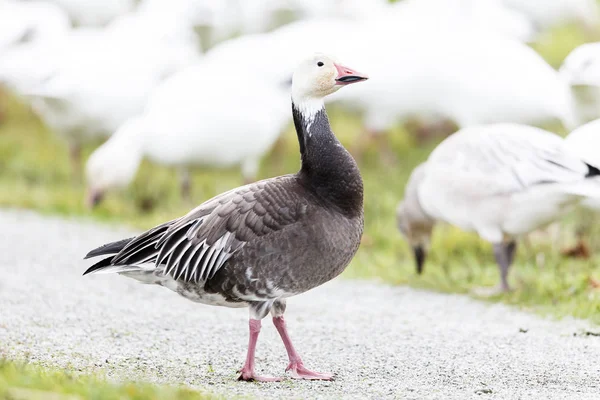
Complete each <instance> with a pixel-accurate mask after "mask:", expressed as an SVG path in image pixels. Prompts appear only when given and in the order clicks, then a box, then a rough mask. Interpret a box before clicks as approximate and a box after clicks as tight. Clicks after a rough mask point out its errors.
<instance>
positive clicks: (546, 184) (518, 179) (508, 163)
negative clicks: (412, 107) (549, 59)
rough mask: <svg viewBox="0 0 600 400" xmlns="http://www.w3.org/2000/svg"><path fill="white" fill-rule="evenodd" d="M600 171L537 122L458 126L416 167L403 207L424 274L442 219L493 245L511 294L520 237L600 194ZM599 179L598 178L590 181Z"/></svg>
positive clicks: (402, 221) (401, 221) (403, 227)
mask: <svg viewBox="0 0 600 400" xmlns="http://www.w3.org/2000/svg"><path fill="white" fill-rule="evenodd" d="M598 175H600V170H598V168H597V167H596V166H592V165H590V164H586V162H585V161H583V160H582V159H581V158H580V157H578V156H577V155H576V154H575V153H573V152H572V151H570V150H569V148H568V147H567V146H566V145H565V142H564V140H563V139H562V138H561V137H559V136H557V135H554V134H552V133H550V132H547V131H544V130H542V129H538V128H535V127H530V126H525V125H516V124H495V125H488V126H480V127H471V128H466V129H462V130H460V131H458V132H457V133H455V134H453V135H452V136H450V137H449V138H447V139H446V140H444V141H443V142H442V143H441V144H440V145H439V146H438V147H437V148H436V149H435V150H434V151H433V152H432V153H431V155H430V156H429V158H428V159H427V161H426V162H425V163H424V164H421V165H420V166H419V167H417V168H416V169H415V170H414V171H413V173H412V175H411V178H410V180H409V182H408V184H407V186H406V190H405V198H404V200H403V201H402V202H401V203H400V204H399V206H398V209H397V218H398V226H399V229H400V231H401V232H402V233H403V234H404V236H405V237H406V239H407V240H408V242H409V244H410V245H411V246H412V247H413V250H414V254H415V258H416V261H417V271H418V272H421V271H422V268H423V262H424V260H425V256H426V249H427V246H428V244H429V239H430V236H431V232H432V229H433V226H434V225H435V223H436V222H437V221H444V222H447V223H450V224H452V225H456V226H458V227H460V228H461V229H464V230H469V231H475V232H477V233H478V234H479V236H481V237H482V238H483V239H485V240H487V241H489V242H491V243H492V244H493V245H494V256H495V258H496V261H497V263H498V266H499V268H500V273H501V284H500V287H499V289H500V290H502V291H508V290H509V289H510V286H509V284H508V269H509V267H510V265H511V264H512V261H513V257H514V253H515V249H516V239H518V238H519V237H520V236H522V235H524V234H526V233H528V232H530V231H532V230H534V229H537V228H539V227H542V226H544V225H546V224H548V223H550V222H552V221H554V220H556V219H558V218H560V217H561V216H562V215H564V214H565V213H567V212H568V211H570V210H571V209H573V208H574V207H575V206H577V205H578V204H579V203H580V202H581V201H582V200H584V199H587V198H590V197H592V198H600V182H599V181H598V180H597V177H598ZM593 177H596V178H595V179H590V178H593Z"/></svg>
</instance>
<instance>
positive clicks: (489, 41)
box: [335, 28, 575, 133]
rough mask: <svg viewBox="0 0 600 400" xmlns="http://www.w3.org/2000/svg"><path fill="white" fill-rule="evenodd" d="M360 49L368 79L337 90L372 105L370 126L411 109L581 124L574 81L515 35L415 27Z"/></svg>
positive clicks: (470, 119) (476, 118)
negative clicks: (423, 31) (575, 109)
mask: <svg viewBox="0 0 600 400" xmlns="http://www.w3.org/2000/svg"><path fill="white" fill-rule="evenodd" d="M389 49H393V51H392V52H390V51H389ZM360 56H361V64H363V65H364V67H363V66H362V65H361V68H364V69H365V70H368V71H370V73H371V76H372V78H371V79H370V81H369V85H365V86H363V87H357V90H355V91H348V92H346V93H341V92H340V93H336V95H335V97H336V98H337V99H340V100H343V101H344V102H348V103H350V104H353V105H355V106H358V107H360V108H361V109H363V110H365V112H366V113H365V127H366V129H367V131H369V132H371V133H378V132H382V131H385V130H387V129H389V128H390V127H391V126H392V125H393V124H394V123H396V122H397V121H400V120H402V119H404V118H406V117H409V116H419V117H425V118H431V117H436V118H440V117H441V118H447V119H450V120H452V121H454V122H455V123H456V124H457V125H458V126H459V127H468V126H472V125H480V124H486V123H499V122H514V123H525V124H542V123H545V122H548V121H560V122H562V123H563V125H565V126H566V127H568V128H572V127H573V126H574V125H575V121H574V120H575V118H574V115H573V99H572V96H571V92H570V89H569V86H568V84H567V83H566V82H564V80H562V79H561V78H560V76H559V75H558V73H557V72H556V71H555V70H554V69H553V68H552V67H551V66H550V65H548V64H547V63H546V62H545V61H544V60H543V59H542V58H541V57H540V56H539V55H538V54H537V53H536V52H535V51H534V50H532V49H531V48H529V47H528V46H526V45H524V44H522V43H519V42H516V41H513V40H509V39H504V38H501V37H498V36H489V35H485V34H483V33H480V34H479V35H475V34H473V33H472V32H460V31H456V32H451V31H436V32H435V33H434V34H430V35H425V34H420V35H419V34H418V30H417V31H415V30H414V28H408V29H407V30H406V31H405V32H404V33H403V34H402V35H401V36H399V37H391V38H387V39H386V38H382V37H380V38H379V39H378V45H377V46H368V45H365V46H363V47H362V48H361V52H360ZM354 64H357V65H358V64H359V63H358V62H356V61H354Z"/></svg>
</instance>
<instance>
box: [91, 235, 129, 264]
mask: <svg viewBox="0 0 600 400" xmlns="http://www.w3.org/2000/svg"><path fill="white" fill-rule="evenodd" d="M133 239H135V237H131V238H127V239H122V240H118V241H116V242H110V243H107V244H103V245H102V246H100V247H97V248H95V249H94V250H91V251H90V252H89V253H87V254H86V255H85V257H83V259H84V260H87V259H88V258H92V257H97V256H102V255H106V254H117V253H118V252H120V251H121V250H123V248H124V247H125V246H127V244H128V243H129V242H131V241H132V240H133Z"/></svg>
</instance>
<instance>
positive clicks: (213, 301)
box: [120, 269, 248, 308]
mask: <svg viewBox="0 0 600 400" xmlns="http://www.w3.org/2000/svg"><path fill="white" fill-rule="evenodd" d="M120 275H124V276H126V277H128V278H132V279H135V280H137V281H140V282H141V283H145V284H155V285H160V286H164V287H165V288H167V289H170V290H172V291H174V292H175V293H177V294H178V295H180V296H182V297H185V298H186V299H188V300H191V301H193V302H196V303H202V304H206V305H210V306H221V307H231V308H243V307H248V304H247V303H245V302H241V301H231V300H228V298H227V297H226V296H224V295H222V294H220V293H208V292H206V291H205V290H204V282H200V283H189V282H181V281H176V280H175V279H173V278H172V277H171V276H170V275H166V276H165V275H163V272H162V269H160V270H136V271H128V272H121V273H120Z"/></svg>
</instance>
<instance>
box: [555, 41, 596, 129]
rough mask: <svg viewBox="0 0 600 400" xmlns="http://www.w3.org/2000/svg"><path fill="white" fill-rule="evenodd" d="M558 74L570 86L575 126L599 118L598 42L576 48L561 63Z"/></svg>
mask: <svg viewBox="0 0 600 400" xmlns="http://www.w3.org/2000/svg"><path fill="white" fill-rule="evenodd" d="M559 73H560V76H561V78H562V79H564V80H565V82H567V83H568V84H569V85H570V88H571V92H572V94H573V100H574V103H575V113H576V118H577V121H576V123H577V125H581V124H584V123H586V122H589V121H592V120H594V119H597V118H600V42H595V43H585V44H582V45H580V46H578V47H576V48H575V49H574V50H573V51H571V52H570V53H569V55H568V56H567V57H566V58H565V60H564V61H563V63H562V65H561V66H560V69H559Z"/></svg>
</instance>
